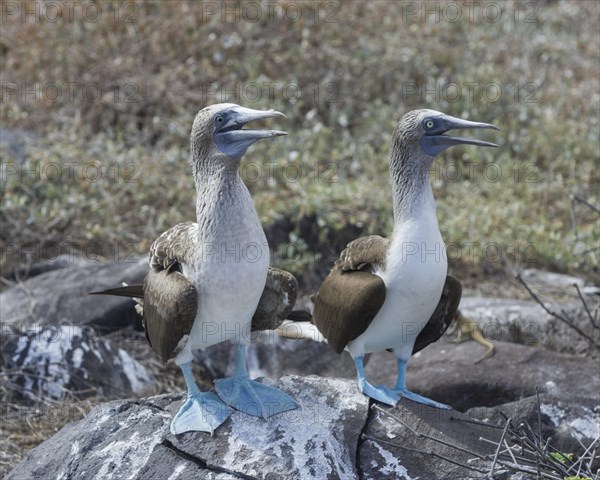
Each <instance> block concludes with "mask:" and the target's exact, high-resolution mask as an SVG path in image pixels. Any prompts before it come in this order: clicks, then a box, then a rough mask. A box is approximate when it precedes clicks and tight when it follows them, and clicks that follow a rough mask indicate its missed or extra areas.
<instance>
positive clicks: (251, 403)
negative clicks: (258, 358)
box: [215, 376, 298, 419]
mask: <svg viewBox="0 0 600 480" xmlns="http://www.w3.org/2000/svg"><path fill="white" fill-rule="evenodd" d="M215 388H216V390H217V393H218V394H219V397H221V399H222V400H223V401H224V402H225V403H226V404H227V405H230V406H232V407H233V408H235V409H236V410H239V411H240V412H243V413H245V414H247V415H253V416H255V417H263V418H265V419H266V418H269V417H271V416H273V415H275V414H277V413H281V412H286V411H288V410H293V409H295V408H298V404H297V403H296V402H295V400H294V399H293V398H292V397H290V396H289V395H288V394H286V393H284V392H282V391H281V390H278V389H277V388H273V387H269V386H268V385H263V384H262V383H258V382H256V381H254V380H251V379H250V377H243V376H234V377H230V378H221V379H219V380H215Z"/></svg>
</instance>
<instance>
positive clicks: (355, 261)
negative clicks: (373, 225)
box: [334, 235, 390, 272]
mask: <svg viewBox="0 0 600 480" xmlns="http://www.w3.org/2000/svg"><path fill="white" fill-rule="evenodd" d="M389 248H390V241H389V239H387V238H384V237H380V236H379V235H370V236H368V237H361V238H357V239H356V240H353V241H352V242H350V243H349V244H348V245H347V246H346V248H345V249H344V250H343V251H342V253H341V254H340V258H339V259H338V260H337V261H336V262H335V266H334V268H336V269H339V270H342V271H344V272H347V271H351V270H363V269H365V268H366V267H367V266H368V267H370V268H372V267H373V266H374V265H385V260H386V257H387V252H388V249H389Z"/></svg>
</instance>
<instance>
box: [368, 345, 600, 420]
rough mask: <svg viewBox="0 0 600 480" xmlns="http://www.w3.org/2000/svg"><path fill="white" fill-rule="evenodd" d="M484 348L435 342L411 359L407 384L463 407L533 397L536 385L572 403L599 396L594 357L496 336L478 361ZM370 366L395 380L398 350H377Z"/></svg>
mask: <svg viewBox="0 0 600 480" xmlns="http://www.w3.org/2000/svg"><path fill="white" fill-rule="evenodd" d="M483 352H485V348H484V347H483V346H481V345H479V344H477V343H475V342H464V343H460V344H454V343H447V342H444V341H441V342H437V343H433V344H431V345H429V346H428V347H427V348H425V349H423V350H422V351H421V352H419V353H417V354H416V355H415V356H413V358H412V359H411V360H410V361H409V362H408V373H407V383H408V387H409V389H413V390H414V391H416V392H417V393H420V394H422V395H425V396H427V397H431V398H433V399H434V400H437V401H440V402H443V403H446V404H448V405H452V406H453V407H454V408H455V409H456V410H459V411H462V412H465V411H467V410H469V409H470V408H473V407H481V406H486V407H492V406H496V405H502V404H507V403H511V402H514V401H518V400H521V399H524V398H527V397H531V396H533V395H535V387H536V386H538V387H539V391H540V393H547V394H550V395H553V396H554V397H557V398H562V399H563V400H565V401H567V402H571V403H578V402H579V399H581V398H588V399H591V400H595V401H596V402H599V401H600V375H599V373H600V370H599V368H598V363H597V362H596V361H594V360H588V359H585V358H582V357H578V356H574V355H565V354H560V353H556V352H551V351H548V350H544V349H540V348H533V347H526V346H523V345H516V344H513V343H505V342H497V343H496V352H495V353H494V355H493V356H492V357H490V358H488V359H486V360H484V361H483V362H480V363H477V364H476V363H475V361H476V360H477V359H479V358H480V357H481V355H482V353H483ZM365 372H366V374H367V377H368V378H369V379H370V380H371V381H372V382H374V383H383V384H386V385H393V383H394V382H395V380H396V362H395V360H394V357H393V355H391V354H388V355H385V354H377V357H376V356H373V358H372V359H371V362H370V363H369V364H368V365H367V366H366V368H365ZM584 379H585V380H584Z"/></svg>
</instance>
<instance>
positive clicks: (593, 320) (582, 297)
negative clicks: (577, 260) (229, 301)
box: [573, 283, 600, 328]
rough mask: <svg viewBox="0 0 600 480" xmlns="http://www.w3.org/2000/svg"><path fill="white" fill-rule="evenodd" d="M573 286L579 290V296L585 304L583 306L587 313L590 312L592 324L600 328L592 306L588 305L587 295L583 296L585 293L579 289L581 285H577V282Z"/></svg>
mask: <svg viewBox="0 0 600 480" xmlns="http://www.w3.org/2000/svg"><path fill="white" fill-rule="evenodd" d="M573 286H574V287H575V289H576V290H577V295H579V298H580V300H581V303H582V304H583V308H585V311H586V313H587V314H588V317H589V319H590V322H591V323H592V326H593V327H594V328H600V325H597V324H596V319H595V318H594V316H593V315H592V312H591V311H590V308H589V307H588V304H587V302H586V301H585V297H584V296H583V294H582V293H581V290H580V289H579V285H577V284H576V283H574V284H573Z"/></svg>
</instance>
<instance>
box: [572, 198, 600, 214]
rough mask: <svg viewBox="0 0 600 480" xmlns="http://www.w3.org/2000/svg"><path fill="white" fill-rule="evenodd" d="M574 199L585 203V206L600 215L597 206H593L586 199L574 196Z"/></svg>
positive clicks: (599, 209)
mask: <svg viewBox="0 0 600 480" xmlns="http://www.w3.org/2000/svg"><path fill="white" fill-rule="evenodd" d="M573 199H574V200H577V201H578V202H579V203H583V204H584V205H585V206H587V207H589V208H591V209H592V210H593V211H594V212H596V213H600V208H598V207H597V206H596V205H593V204H591V203H590V202H588V201H587V200H586V199H585V198H583V197H582V196H581V195H577V194H575V195H573Z"/></svg>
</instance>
